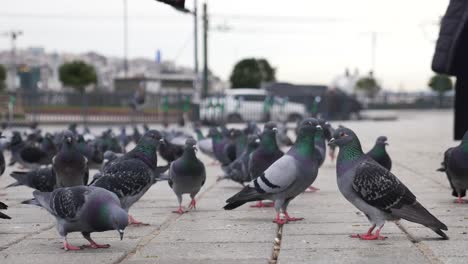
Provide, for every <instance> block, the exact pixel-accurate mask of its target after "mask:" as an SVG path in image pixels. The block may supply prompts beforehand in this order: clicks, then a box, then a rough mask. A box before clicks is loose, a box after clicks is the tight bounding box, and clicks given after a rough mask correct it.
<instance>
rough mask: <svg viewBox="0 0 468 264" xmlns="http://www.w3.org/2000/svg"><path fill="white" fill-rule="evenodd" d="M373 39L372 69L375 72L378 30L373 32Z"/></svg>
mask: <svg viewBox="0 0 468 264" xmlns="http://www.w3.org/2000/svg"><path fill="white" fill-rule="evenodd" d="M371 41H372V44H371V45H372V47H371V49H372V50H371V52H372V54H371V71H372V72H373V73H375V60H376V49H377V32H375V31H373V32H372V33H371Z"/></svg>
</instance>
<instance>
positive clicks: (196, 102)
mask: <svg viewBox="0 0 468 264" xmlns="http://www.w3.org/2000/svg"><path fill="white" fill-rule="evenodd" d="M192 14H193V53H194V63H195V65H194V67H193V71H194V75H195V76H194V79H193V90H194V92H195V93H194V96H193V99H192V104H193V110H192V111H193V114H192V119H193V120H197V121H198V120H199V119H200V101H201V96H202V94H201V86H200V81H199V80H200V78H199V75H198V73H199V71H198V3H197V0H194V3H193V11H192Z"/></svg>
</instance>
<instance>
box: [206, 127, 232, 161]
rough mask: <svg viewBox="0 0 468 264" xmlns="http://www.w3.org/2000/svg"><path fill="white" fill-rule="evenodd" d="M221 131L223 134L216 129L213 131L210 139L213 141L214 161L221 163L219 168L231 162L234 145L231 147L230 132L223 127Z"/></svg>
mask: <svg viewBox="0 0 468 264" xmlns="http://www.w3.org/2000/svg"><path fill="white" fill-rule="evenodd" d="M222 130H223V132H220V131H219V130H217V129H216V130H213V136H212V137H211V139H212V141H213V142H212V143H213V153H214V156H215V158H216V160H217V161H219V163H221V166H227V165H228V164H229V163H231V162H232V161H233V160H232V156H233V155H234V156H235V145H233V142H232V140H231V139H230V138H229V136H230V135H231V131H229V130H228V129H227V128H225V127H222ZM234 159H235V157H234Z"/></svg>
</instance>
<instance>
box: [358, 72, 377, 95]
mask: <svg viewBox="0 0 468 264" xmlns="http://www.w3.org/2000/svg"><path fill="white" fill-rule="evenodd" d="M356 89H357V90H361V91H363V92H364V93H365V94H366V96H367V97H368V98H374V97H375V96H376V95H377V94H378V93H379V92H380V90H381V88H380V85H379V83H378V82H377V80H376V79H375V78H374V75H373V73H372V72H370V73H369V76H366V77H362V78H361V79H359V80H358V81H357V82H356Z"/></svg>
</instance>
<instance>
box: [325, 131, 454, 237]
mask: <svg viewBox="0 0 468 264" xmlns="http://www.w3.org/2000/svg"><path fill="white" fill-rule="evenodd" d="M329 144H332V145H336V146H338V147H339V148H340V152H339V154H338V159H337V163H336V174H337V183H338V188H339V190H340V192H341V193H342V194H343V196H344V197H345V198H346V199H347V200H348V201H349V202H350V203H352V204H353V205H354V206H356V208H358V209H359V210H360V211H362V212H363V213H364V214H365V215H366V216H367V218H368V219H369V221H370V222H371V223H372V227H371V228H370V229H369V231H368V232H367V233H366V234H358V235H353V236H352V237H356V238H360V239H363V240H377V239H385V237H383V236H381V235H380V231H381V229H382V228H383V226H384V224H385V221H396V220H399V219H405V220H408V221H411V222H415V223H418V224H421V225H424V226H426V227H428V228H430V229H432V230H433V231H434V232H436V233H437V234H438V235H440V236H441V237H443V238H444V239H448V237H447V235H446V234H445V233H444V232H443V231H442V230H447V226H446V225H445V224H443V223H442V222H440V221H439V220H438V219H437V218H435V217H434V216H433V215H432V214H431V213H429V211H427V210H426V208H424V207H423V206H422V205H421V204H420V203H419V202H418V201H417V200H416V197H415V196H414V194H413V193H411V191H410V190H409V189H408V188H407V187H406V186H405V185H404V184H403V183H402V182H401V181H400V180H399V179H398V178H397V177H396V176H395V175H393V174H392V173H391V172H390V171H388V170H387V169H385V168H384V167H382V166H381V165H380V164H378V163H377V162H376V161H374V160H373V159H372V158H370V157H369V156H367V155H365V154H364V153H363V152H362V148H361V143H360V142H359V139H358V137H357V136H356V134H355V133H354V132H353V131H352V130H351V129H348V128H345V127H340V128H338V129H337V130H336V131H335V134H334V135H333V138H332V139H331V140H330V142H329ZM376 226H377V227H378V229H377V231H376V232H375V234H373V233H372V231H373V230H374V229H375V227H376Z"/></svg>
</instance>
